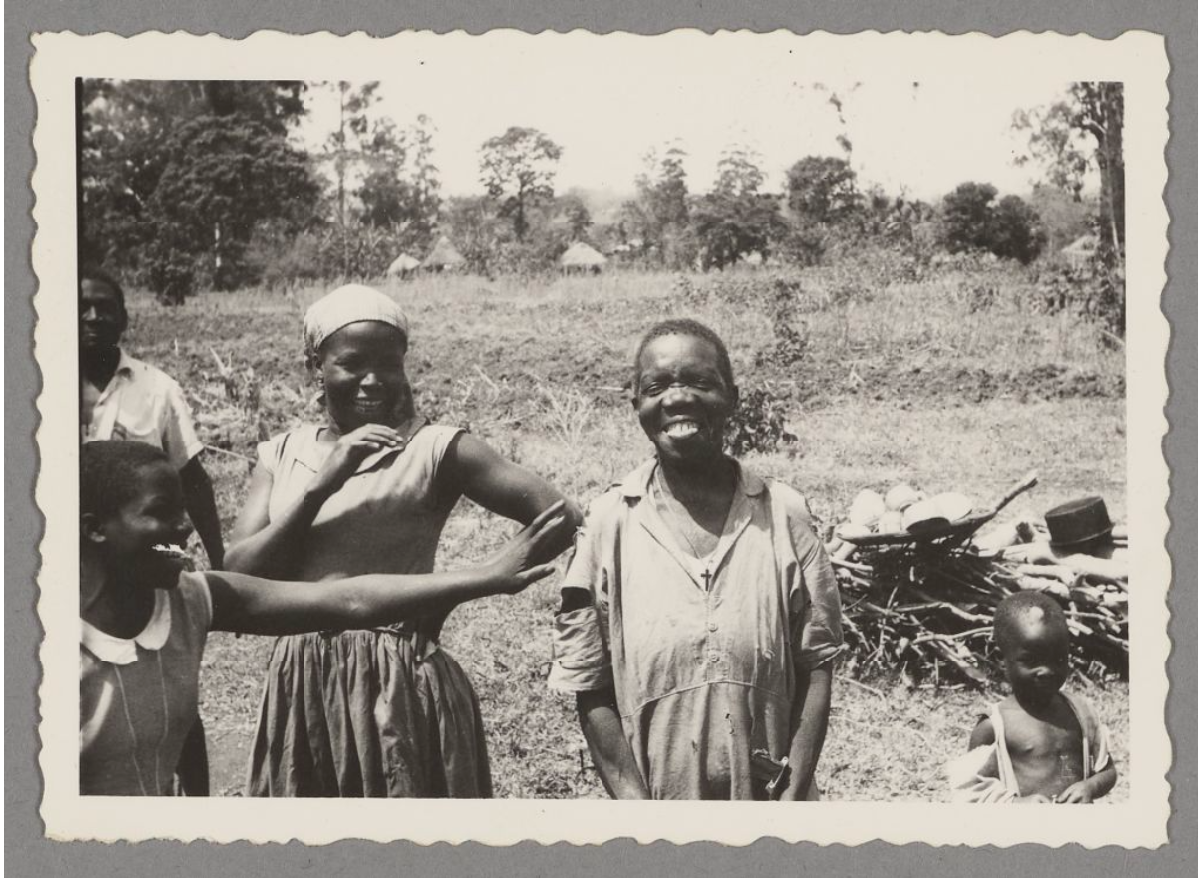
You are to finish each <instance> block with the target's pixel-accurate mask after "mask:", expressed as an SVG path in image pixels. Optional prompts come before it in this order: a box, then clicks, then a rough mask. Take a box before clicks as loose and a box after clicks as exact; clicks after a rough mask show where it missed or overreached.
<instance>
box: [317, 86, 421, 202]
mask: <svg viewBox="0 0 1200 878" xmlns="http://www.w3.org/2000/svg"><path fill="white" fill-rule="evenodd" d="M325 86H326V87H327V88H329V89H331V90H332V91H334V92H335V94H336V96H337V99H338V124H337V128H336V129H334V130H333V131H332V132H331V133H330V135H329V137H328V139H327V141H326V145H325V160H326V162H328V164H329V165H330V166H331V168H332V173H333V178H334V186H335V187H336V203H337V220H338V223H339V224H341V225H345V224H346V222H347V220H348V219H349V218H350V217H349V213H348V204H347V198H348V196H349V195H350V194H351V192H350V188H351V186H352V185H353V181H355V180H358V181H359V182H360V184H361V182H362V180H363V179H364V178H366V177H370V176H373V179H374V183H375V184H376V185H379V186H382V187H383V188H384V189H385V190H388V189H392V188H394V187H392V186H390V185H389V174H390V176H393V177H399V175H400V171H399V169H400V168H401V167H402V166H403V164H404V159H405V144H404V138H403V136H402V135H401V134H400V133H399V132H398V131H397V130H396V126H395V123H393V122H392V121H391V120H390V119H388V118H384V117H381V116H379V114H378V113H377V112H374V111H375V110H376V105H377V104H378V103H379V99H380V98H379V82H378V81H377V80H372V81H370V82H364V83H362V84H361V85H357V86H356V85H354V84H353V83H350V82H332V83H326V84H325ZM355 194H357V193H355Z"/></svg>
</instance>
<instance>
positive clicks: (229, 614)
mask: <svg viewBox="0 0 1200 878" xmlns="http://www.w3.org/2000/svg"><path fill="white" fill-rule="evenodd" d="M561 526H562V506H561V505H560V504H555V505H554V506H551V507H550V508H549V509H547V510H546V511H545V512H543V513H542V514H541V515H539V516H538V517H537V518H536V519H534V521H533V522H531V523H530V524H529V525H527V526H526V527H525V528H524V529H522V530H521V532H520V533H519V534H517V535H516V536H515V537H514V538H513V539H512V540H510V541H509V542H508V543H507V544H506V545H505V546H504V547H503V548H502V549H501V550H500V551H499V552H497V553H496V554H495V555H493V556H492V558H491V559H489V560H488V561H487V562H486V563H484V564H483V565H482V566H479V567H473V568H468V569H466V570H458V571H447V572H440V573H427V574H417V575H411V576H402V575H385V574H373V575H369V576H356V577H353V578H350V579H340V580H332V581H326V582H319V583H313V582H279V581H276V580H271V579H260V578H258V577H254V576H246V575H243V574H239V573H223V572H209V573H206V574H205V576H206V577H207V580H208V587H209V592H210V593H211V595H212V604H213V620H212V627H213V629H215V630H219V631H240V632H243V633H246V634H275V635H279V634H301V633H304V632H308V631H321V630H325V629H357V628H371V627H373V626H376V625H386V624H389V623H392V622H395V621H397V620H400V619H404V618H408V617H411V616H413V615H419V614H420V613H422V612H424V611H426V610H428V609H430V608H439V607H444V606H445V605H446V604H447V603H462V602H464V601H469V600H474V599H475V598H480V597H486V596H488V595H493V594H515V593H516V592H519V591H521V590H522V589H524V588H525V587H526V586H528V585H529V584H530V583H533V582H536V581H537V580H539V579H542V578H543V577H545V576H548V575H549V574H550V573H551V572H552V570H553V568H551V567H550V566H549V565H546V564H538V563H537V561H536V559H537V558H538V557H540V556H541V555H542V554H544V553H545V551H546V546H547V544H548V543H549V542H550V541H551V540H552V539H553V538H554V535H555V533H556V531H557V530H558V528H560V527H561Z"/></svg>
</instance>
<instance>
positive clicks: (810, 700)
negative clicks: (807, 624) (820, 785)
mask: <svg viewBox="0 0 1200 878" xmlns="http://www.w3.org/2000/svg"><path fill="white" fill-rule="evenodd" d="M832 690H833V668H832V667H831V663H830V662H826V663H825V664H823V665H819V666H818V667H815V668H813V669H812V670H810V671H808V672H807V673H805V672H803V671H800V672H798V673H797V680H796V698H795V700H794V701H793V702H792V747H791V750H790V752H789V753H788V764H789V765H791V767H792V772H791V778H790V780H789V781H788V787H787V789H786V790H784V792H783V795H782V796H781V798H782V799H783V800H784V801H802V800H804V799H805V798H807V796H808V791H809V787H810V786H811V785H812V779H813V775H814V774H815V773H816V770H817V761H818V760H819V759H820V758H821V748H822V747H824V746H825V732H826V730H827V729H828V728H829V703H830V697H831V695H832Z"/></svg>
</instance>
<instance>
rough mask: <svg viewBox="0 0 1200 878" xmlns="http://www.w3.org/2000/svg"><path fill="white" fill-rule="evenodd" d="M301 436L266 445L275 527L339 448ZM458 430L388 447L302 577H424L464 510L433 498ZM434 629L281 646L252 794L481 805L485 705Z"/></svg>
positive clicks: (429, 430)
mask: <svg viewBox="0 0 1200 878" xmlns="http://www.w3.org/2000/svg"><path fill="white" fill-rule="evenodd" d="M318 430H319V428H318V427H315V426H305V427H301V428H298V429H296V430H293V431H292V432H290V433H286V434H283V435H281V436H276V437H275V438H273V439H271V440H270V441H268V442H264V443H262V445H260V446H259V457H260V460H261V461H262V464H263V465H264V466H265V467H266V468H267V469H268V470H269V471H270V472H271V474H272V476H273V478H274V483H273V486H272V491H271V498H270V507H269V509H270V515H271V517H272V518H275V517H277V516H279V515H281V514H282V513H283V511H284V510H285V509H287V508H288V507H289V506H291V505H292V504H293V503H295V502H296V500H297V499H298V498H299V497H300V495H301V494H302V492H303V491H304V489H305V487H306V486H307V485H308V484H309V482H310V481H311V480H312V479H313V478H314V477H315V476H316V473H317V471H318V470H319V469H320V468H321V464H322V463H323V462H324V460H325V457H326V455H328V454H329V452H330V450H331V449H332V447H333V446H332V443H327V442H319V441H317V435H318ZM458 432H459V430H457V429H455V428H450V427H438V426H426V427H424V428H422V429H420V430H418V431H417V433H416V434H415V435H414V436H413V437H412V439H411V440H410V441H409V443H408V444H407V446H406V447H404V448H403V449H400V450H397V449H384V450H382V451H380V452H377V453H375V454H373V455H371V456H370V457H368V458H367V459H366V460H364V461H363V463H362V464H360V466H359V467H358V470H357V471H356V472H355V473H354V475H352V476H351V477H350V478H349V479H347V480H346V482H345V484H344V485H343V486H342V487H341V488H340V489H339V490H338V491H337V493H336V494H334V495H333V496H332V497H330V498H329V499H328V500H327V501H326V502H325V504H324V505H323V506H322V507H321V510H320V512H319V513H318V514H317V517H316V518H315V519H314V521H313V523H312V526H311V528H310V529H309V532H308V534H307V536H306V537H305V539H304V541H303V547H304V548H303V552H304V556H303V558H302V559H301V561H300V565H299V568H298V570H297V572H296V574H295V577H296V579H299V580H303V581H306V582H315V581H320V580H327V579H337V578H343V577H347V576H355V575H360V574H366V573H406V574H420V573H429V572H431V571H432V570H433V563H434V556H435V554H436V552H437V544H438V539H439V538H440V536H441V533H442V528H443V526H444V525H445V523H446V519H447V517H448V516H449V514H450V510H451V509H452V508H453V505H454V503H455V501H456V499H457V498H456V497H454V496H450V497H447V496H445V494H444V492H439V491H438V490H437V482H438V469H439V466H440V464H441V462H442V458H443V456H444V455H445V453H446V449H447V448H448V447H449V445H450V443H451V441H453V439H454V437H455V435H457V433H458ZM440 622H441V619H440V618H436V619H417V620H411V621H407V622H405V623H403V624H399V625H395V626H389V627H387V628H379V629H372V630H367V631H340V632H324V633H320V634H304V635H295V636H289V637H281V638H279V640H278V641H276V644H275V649H274V651H273V653H272V655H271V660H270V665H269V667H268V671H267V680H266V687H265V689H264V691H263V697H262V706H261V709H260V712H259V718H258V730H257V732H256V735H255V741H254V748H253V752H252V754H251V762H250V777H249V785H248V793H249V795H252V796H347V797H363V796H389V797H441V796H452V797H458V798H487V797H490V796H491V795H492V783H491V774H490V770H489V767H488V758H487V745H486V741H485V738H484V730H483V722H482V718H481V716H480V712H479V701H478V699H477V698H476V696H475V691H474V690H473V689H472V687H471V683H470V681H469V680H468V679H467V676H466V674H465V673H464V672H463V670H462V668H461V667H459V665H458V663H457V662H455V661H454V659H452V658H451V657H450V656H449V655H447V654H446V653H445V652H444V651H443V650H442V649H441V648H440V647H439V646H438V644H437V641H436V636H437V632H438V630H439V627H440Z"/></svg>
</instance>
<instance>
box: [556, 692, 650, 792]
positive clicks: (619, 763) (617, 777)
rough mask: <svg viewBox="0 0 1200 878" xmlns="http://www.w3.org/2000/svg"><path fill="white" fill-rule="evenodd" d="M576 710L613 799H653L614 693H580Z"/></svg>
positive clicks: (605, 785) (596, 763)
mask: <svg viewBox="0 0 1200 878" xmlns="http://www.w3.org/2000/svg"><path fill="white" fill-rule="evenodd" d="M575 708H576V710H577V711H578V712H579V725H580V726H581V727H582V728H583V736H584V737H585V738H587V742H588V750H590V751H591V754H592V762H594V763H595V765H596V769H597V770H598V771H599V772H600V780H601V782H602V783H603V784H604V789H605V790H606V791H607V792H608V794H609V795H610V796H611V797H612V798H614V799H648V798H650V791H649V790H647V789H646V784H645V781H643V780H642V774H641V772H640V771H638V767H637V763H636V762H634V759H633V751H632V750H630V749H629V741H628V740H626V738H625V731H624V729H622V728H621V717H620V715H619V714H618V713H617V702H616V697H615V696H614V695H613V690H612V689H603V690H601V691H598V692H580V693H579V694H577V695H576V696H575Z"/></svg>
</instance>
